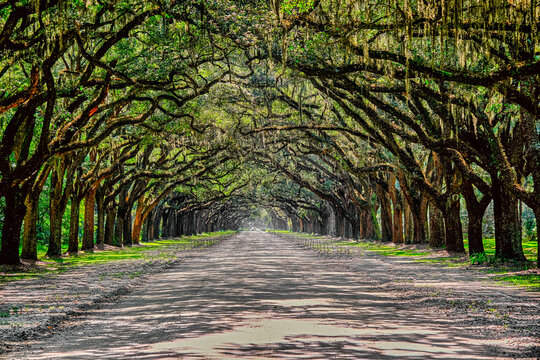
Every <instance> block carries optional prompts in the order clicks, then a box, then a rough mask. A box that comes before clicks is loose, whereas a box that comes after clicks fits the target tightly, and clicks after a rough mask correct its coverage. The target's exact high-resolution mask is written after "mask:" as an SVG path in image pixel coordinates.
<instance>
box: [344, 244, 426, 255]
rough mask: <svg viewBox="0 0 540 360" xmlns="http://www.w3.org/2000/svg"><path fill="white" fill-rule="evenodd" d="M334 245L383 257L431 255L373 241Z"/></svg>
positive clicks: (424, 251)
mask: <svg viewBox="0 0 540 360" xmlns="http://www.w3.org/2000/svg"><path fill="white" fill-rule="evenodd" d="M334 244H335V245H340V246H355V247H359V248H361V249H363V250H368V251H373V252H376V253H378V254H381V255H383V256H426V255H429V254H431V251H426V250H421V249H407V248H398V247H396V246H394V245H385V244H382V243H377V242H371V241H358V242H357V241H340V242H337V243H334Z"/></svg>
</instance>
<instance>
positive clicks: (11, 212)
mask: <svg viewBox="0 0 540 360" xmlns="http://www.w3.org/2000/svg"><path fill="white" fill-rule="evenodd" d="M25 198H26V194H25V192H24V191H20V190H19V189H12V191H8V192H6V194H5V196H4V199H5V201H6V206H5V208H4V224H2V244H1V247H0V264H1V265H17V264H20V259H19V243H20V236H21V228H22V223H23V218H24V215H25V211H26V209H25V204H24V200H25Z"/></svg>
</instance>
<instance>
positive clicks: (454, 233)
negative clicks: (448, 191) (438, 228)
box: [443, 195, 465, 252]
mask: <svg viewBox="0 0 540 360" xmlns="http://www.w3.org/2000/svg"><path fill="white" fill-rule="evenodd" d="M454 197H456V198H454V199H453V198H450V199H448V202H447V204H446V209H445V211H444V213H443V215H444V237H445V240H446V242H445V248H446V250H447V251H455V252H465V247H464V246H463V227H462V226H461V217H460V213H459V210H460V207H459V196H457V195H455V196H454Z"/></svg>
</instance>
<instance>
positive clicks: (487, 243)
mask: <svg viewBox="0 0 540 360" xmlns="http://www.w3.org/2000/svg"><path fill="white" fill-rule="evenodd" d="M483 242H484V250H485V251H486V255H487V256H488V257H493V256H495V239H494V238H484V241H483ZM463 243H464V245H465V250H467V251H468V250H469V241H468V239H467V238H465V239H463ZM521 244H522V246H523V254H524V255H525V257H526V258H527V259H529V260H531V261H536V256H537V253H538V244H537V242H536V241H531V240H528V241H523V242H522V243H521Z"/></svg>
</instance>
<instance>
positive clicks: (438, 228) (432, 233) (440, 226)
mask: <svg viewBox="0 0 540 360" xmlns="http://www.w3.org/2000/svg"><path fill="white" fill-rule="evenodd" d="M444 237H445V235H444V219H443V214H442V212H441V211H440V210H439V208H437V207H436V206H435V205H433V204H429V246H430V247H432V248H441V247H443V245H444V244H445V238H444Z"/></svg>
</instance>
